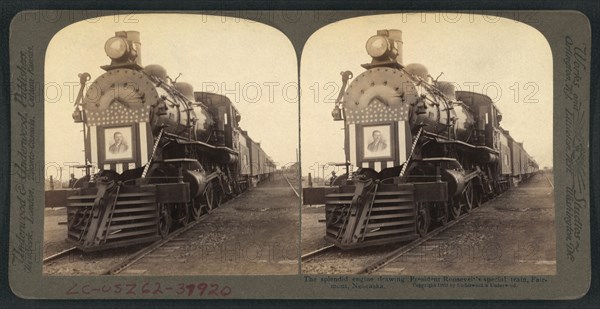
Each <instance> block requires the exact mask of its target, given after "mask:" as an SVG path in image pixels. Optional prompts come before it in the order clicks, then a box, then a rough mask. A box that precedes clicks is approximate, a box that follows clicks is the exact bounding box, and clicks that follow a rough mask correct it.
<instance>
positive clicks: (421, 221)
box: [417, 202, 431, 237]
mask: <svg viewBox="0 0 600 309" xmlns="http://www.w3.org/2000/svg"><path fill="white" fill-rule="evenodd" d="M430 224H431V214H430V212H429V207H428V206H427V204H426V203H422V202H419V203H417V233H419V236H421V237H425V235H427V232H428V231H429V225H430Z"/></svg>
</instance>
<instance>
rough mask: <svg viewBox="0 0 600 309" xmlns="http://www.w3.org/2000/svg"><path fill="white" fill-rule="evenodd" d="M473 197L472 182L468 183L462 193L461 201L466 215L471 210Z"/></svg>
mask: <svg viewBox="0 0 600 309" xmlns="http://www.w3.org/2000/svg"><path fill="white" fill-rule="evenodd" d="M474 199H475V195H474V192H473V182H472V181H469V182H468V183H467V185H466V186H465V190H464V191H463V194H462V197H461V200H462V201H464V204H465V209H464V211H465V212H466V213H470V212H471V210H473V204H474Z"/></svg>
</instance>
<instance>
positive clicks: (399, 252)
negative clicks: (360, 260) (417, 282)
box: [357, 213, 469, 274]
mask: <svg viewBox="0 0 600 309" xmlns="http://www.w3.org/2000/svg"><path fill="white" fill-rule="evenodd" d="M468 216H469V214H468V213H467V214H463V215H462V216H460V217H458V218H456V220H453V221H451V222H448V223H447V224H446V225H443V226H440V227H438V228H436V229H435V230H433V231H431V232H430V233H429V234H427V236H425V237H422V238H418V239H416V240H414V241H412V242H410V243H408V244H406V245H404V246H401V247H400V248H398V249H396V250H394V251H392V252H390V253H389V254H387V255H385V256H383V257H382V258H380V259H378V260H376V261H375V262H372V263H370V264H368V265H367V266H365V267H364V268H363V269H361V270H360V271H358V272H357V274H371V273H373V272H376V271H378V270H379V269H381V268H383V267H385V266H386V265H388V264H389V263H391V262H393V261H395V260H397V259H398V258H400V257H402V256H403V255H405V254H407V253H409V252H411V251H413V250H414V249H416V248H418V247H419V246H421V245H422V244H424V243H426V242H427V241H429V240H430V239H432V238H434V237H435V236H437V235H439V234H440V233H442V232H443V231H445V230H447V229H449V228H451V227H453V226H454V225H456V224H457V223H459V222H460V221H462V220H463V219H464V218H466V217H468Z"/></svg>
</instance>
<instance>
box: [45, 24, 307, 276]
mask: <svg viewBox="0 0 600 309" xmlns="http://www.w3.org/2000/svg"><path fill="white" fill-rule="evenodd" d="M265 46H269V48H264V47H265ZM296 77H297V66H296V53H295V51H294V49H293V47H292V45H291V43H290V42H289V40H288V39H287V38H286V37H285V35H283V34H282V33H281V32H279V31H278V30H276V29H274V28H272V27H270V26H267V25H264V24H261V23H257V22H251V21H247V20H243V19H240V18H230V19H226V18H224V17H223V16H208V15H194V14H135V15H114V16H112V15H108V16H102V17H96V18H93V19H88V20H83V21H80V22H77V23H73V24H71V25H69V26H67V27H65V28H63V29H62V30H60V31H59V32H58V33H57V34H56V35H55V36H54V37H53V38H52V40H51V41H50V44H49V46H48V49H47V53H46V58H45V83H46V84H47V85H55V86H56V87H48V89H47V95H46V97H45V99H46V101H45V105H44V107H45V111H44V112H45V139H44V142H45V164H46V166H45V196H46V200H45V209H44V249H43V252H44V259H43V274H44V275H61V276H64V275H104V274H111V275H119V274H123V275H215V274H219V275H220V274H223V275H242V274H244V275H248V274H252V275H286V274H288V275H289V274H297V273H298V264H299V262H298V259H299V251H298V248H299V231H300V223H299V217H298V211H299V197H298V190H299V187H300V184H299V181H298V177H296V174H295V173H296V171H297V164H296V161H297V156H298V154H297V149H298V120H297V119H298V112H297V110H298V102H297V101H298V94H297V91H298V88H297V82H296V80H297V78H296ZM273 128H277V130H274V129H273ZM165 265H168V267H165Z"/></svg>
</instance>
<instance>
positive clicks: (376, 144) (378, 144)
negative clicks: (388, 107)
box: [367, 130, 387, 152]
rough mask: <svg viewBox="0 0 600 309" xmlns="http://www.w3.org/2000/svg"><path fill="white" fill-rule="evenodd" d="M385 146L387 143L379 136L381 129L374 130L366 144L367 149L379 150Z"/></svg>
mask: <svg viewBox="0 0 600 309" xmlns="http://www.w3.org/2000/svg"><path fill="white" fill-rule="evenodd" d="M386 148H387V144H386V142H385V140H384V139H383V137H382V136H381V131H379V130H374V131H373V134H372V139H371V142H370V143H369V145H368V146H367V150H369V151H371V152H381V151H384V150H385V149H386Z"/></svg>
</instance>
